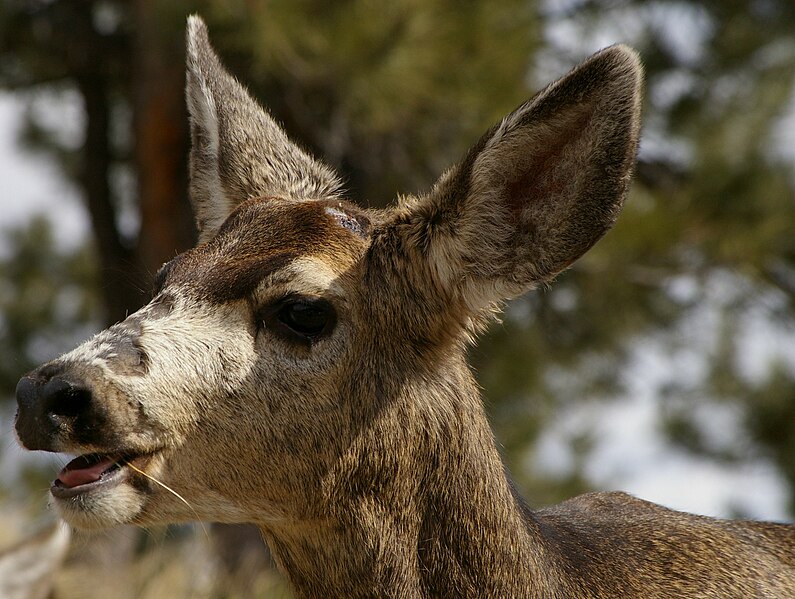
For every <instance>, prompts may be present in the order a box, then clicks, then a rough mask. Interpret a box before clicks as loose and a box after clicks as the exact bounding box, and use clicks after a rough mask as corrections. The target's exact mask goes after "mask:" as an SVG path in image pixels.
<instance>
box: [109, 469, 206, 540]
mask: <svg viewBox="0 0 795 599" xmlns="http://www.w3.org/2000/svg"><path fill="white" fill-rule="evenodd" d="M123 463H124V465H125V466H129V467H130V468H132V469H133V470H135V471H136V472H137V473H138V474H141V475H143V476H145V477H146V478H148V479H149V480H151V481H152V482H153V483H156V484H158V485H160V486H161V487H163V488H164V489H165V490H166V491H168V492H169V493H171V494H172V495H173V496H174V497H176V498H177V499H179V500H180V501H181V502H182V503H184V504H185V505H187V506H188V509H190V511H192V512H193V515H194V516H196V522H198V523H199V526H201V527H202V532H203V533H204V536H205V538H206V539H207V541H209V540H210V535H209V533H208V532H207V529H206V528H205V526H204V522H202V521H201V518H199V514H197V513H196V510H195V509H193V506H192V505H191V504H190V503H188V501H187V500H186V499H185V498H184V497H183V496H182V495H180V494H179V493H177V492H176V491H175V490H174V489H172V488H171V487H169V486H168V485H167V484H165V483H162V482H160V481H159V480H157V479H156V478H155V477H154V476H152V475H151V474H147V473H146V472H144V471H143V470H140V469H139V468H136V467H135V466H133V465H132V464H131V463H130V462H128V461H127V460H124V461H123ZM116 464H117V465H119V466H121V464H119V463H118V462H116Z"/></svg>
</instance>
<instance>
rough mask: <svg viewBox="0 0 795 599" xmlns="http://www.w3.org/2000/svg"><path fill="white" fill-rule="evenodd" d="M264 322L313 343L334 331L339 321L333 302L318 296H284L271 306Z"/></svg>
mask: <svg viewBox="0 0 795 599" xmlns="http://www.w3.org/2000/svg"><path fill="white" fill-rule="evenodd" d="M261 319H262V323H263V324H264V325H265V326H267V327H268V328H270V329H271V330H273V331H274V332H276V333H279V334H281V335H282V336H285V337H288V338H290V339H292V340H297V341H301V342H305V343H307V342H308V343H311V342H313V341H315V340H316V339H318V338H320V337H322V336H323V335H326V334H328V333H330V332H331V329H332V328H334V324H335V322H336V313H335V312H334V308H333V307H332V305H331V304H330V303H329V302H327V301H326V300H324V299H319V298H303V297H302V298H292V297H290V298H285V299H283V300H282V301H280V302H278V303H276V304H275V305H273V306H271V307H270V308H269V309H268V310H267V312H266V313H265V314H264V315H262V317H261Z"/></svg>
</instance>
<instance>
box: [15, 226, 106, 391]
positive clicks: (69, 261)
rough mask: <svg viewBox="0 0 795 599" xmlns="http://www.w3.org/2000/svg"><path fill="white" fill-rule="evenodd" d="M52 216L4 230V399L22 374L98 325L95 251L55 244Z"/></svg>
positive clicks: (63, 349)
mask: <svg viewBox="0 0 795 599" xmlns="http://www.w3.org/2000/svg"><path fill="white" fill-rule="evenodd" d="M51 226H52V225H51V224H50V221H49V220H47V219H45V218H44V217H42V216H39V217H36V218H34V219H33V220H32V221H31V222H30V224H29V225H28V226H26V227H25V228H21V229H12V230H6V231H4V236H5V239H4V241H5V244H6V246H7V247H8V248H9V250H8V252H7V255H4V256H2V257H0V339H2V341H0V389H2V393H0V400H2V401H5V400H8V399H10V398H12V396H13V390H14V387H15V386H16V383H17V380H18V379H19V377H20V375H21V374H23V373H24V372H27V371H28V370H30V369H32V368H33V367H35V366H37V365H38V364H40V363H41V362H42V361H44V360H47V359H49V358H50V357H51V356H53V355H55V354H57V353H58V352H60V351H65V350H67V349H69V347H70V346H72V345H74V344H75V342H76V341H79V340H80V339H81V338H83V337H84V336H86V335H87V334H88V333H90V332H91V331H92V330H94V329H95V328H96V327H97V326H98V322H97V319H96V315H97V313H98V311H99V306H98V299H97V296H96V291H95V289H96V285H97V280H96V268H95V262H94V257H93V255H92V253H91V251H90V250H89V248H87V247H79V248H77V249H74V250H68V251H64V250H63V249H60V248H58V247H57V246H56V244H55V242H54V240H53V236H52V231H51Z"/></svg>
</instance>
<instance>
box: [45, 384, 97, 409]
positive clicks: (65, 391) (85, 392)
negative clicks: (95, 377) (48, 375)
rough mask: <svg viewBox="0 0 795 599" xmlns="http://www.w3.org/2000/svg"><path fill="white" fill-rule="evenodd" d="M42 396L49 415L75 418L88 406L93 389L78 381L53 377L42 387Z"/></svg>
mask: <svg viewBox="0 0 795 599" xmlns="http://www.w3.org/2000/svg"><path fill="white" fill-rule="evenodd" d="M40 398H41V401H42V404H43V406H42V407H43V411H44V413H45V414H47V415H48V416H51V417H52V416H59V417H66V418H74V417H77V416H78V415H80V414H81V413H82V412H84V411H85V410H86V409H87V408H88V406H89V404H90V403H91V391H90V390H89V389H88V388H86V387H85V386H83V385H80V384H78V383H73V382H71V381H68V380H65V379H62V378H53V379H51V380H49V381H48V382H47V384H45V385H44V386H43V387H42V388H41V392H40Z"/></svg>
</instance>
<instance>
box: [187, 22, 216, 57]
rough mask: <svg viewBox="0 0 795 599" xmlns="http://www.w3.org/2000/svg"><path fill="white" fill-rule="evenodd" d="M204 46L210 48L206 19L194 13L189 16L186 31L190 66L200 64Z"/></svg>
mask: <svg viewBox="0 0 795 599" xmlns="http://www.w3.org/2000/svg"><path fill="white" fill-rule="evenodd" d="M202 48H210V35H209V33H208V32H207V25H206V24H205V23H204V19H202V18H201V17H200V16H199V15H197V14H193V15H190V16H189V17H188V23H187V28H186V31H185V49H186V55H187V62H188V68H193V67H195V66H196V65H198V63H199V61H200V55H201V52H202Z"/></svg>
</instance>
